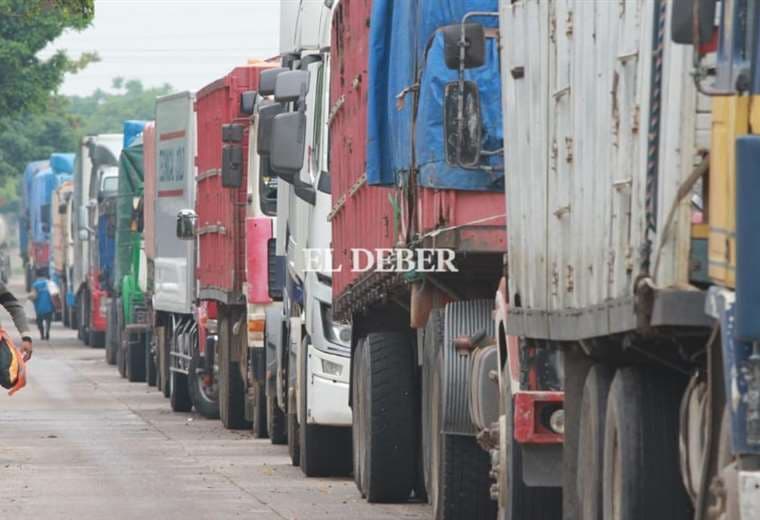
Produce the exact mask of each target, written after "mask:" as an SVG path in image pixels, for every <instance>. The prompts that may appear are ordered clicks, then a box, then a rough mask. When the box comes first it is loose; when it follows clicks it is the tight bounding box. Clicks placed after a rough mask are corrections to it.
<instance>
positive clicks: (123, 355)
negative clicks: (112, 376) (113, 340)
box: [116, 331, 129, 379]
mask: <svg viewBox="0 0 760 520" xmlns="http://www.w3.org/2000/svg"><path fill="white" fill-rule="evenodd" d="M128 343H129V340H128V338H127V333H126V331H125V332H122V333H121V334H119V344H118V347H117V350H116V367H117V368H118V369H119V375H120V376H121V377H123V378H125V379H126V377H127V345H128Z"/></svg>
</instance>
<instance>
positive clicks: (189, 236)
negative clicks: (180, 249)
mask: <svg viewBox="0 0 760 520" xmlns="http://www.w3.org/2000/svg"><path fill="white" fill-rule="evenodd" d="M197 223H198V215H197V214H196V213H195V211H193V210H191V209H183V210H181V211H180V212H179V213H177V238H179V239H180V240H195V232H196V227H197Z"/></svg>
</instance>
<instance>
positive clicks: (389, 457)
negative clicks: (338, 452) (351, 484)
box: [353, 332, 417, 502]
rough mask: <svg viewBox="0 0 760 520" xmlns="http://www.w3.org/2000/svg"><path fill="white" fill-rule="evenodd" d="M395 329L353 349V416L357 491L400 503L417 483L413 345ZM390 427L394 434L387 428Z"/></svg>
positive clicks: (372, 499) (374, 335)
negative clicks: (357, 360) (356, 360)
mask: <svg viewBox="0 0 760 520" xmlns="http://www.w3.org/2000/svg"><path fill="white" fill-rule="evenodd" d="M409 343H410V342H409V337H408V335H406V334H403V333H399V332H379V333H371V334H369V335H368V336H367V337H366V338H365V339H364V341H362V342H361V343H360V344H359V345H358V346H357V349H361V350H363V352H362V353H361V354H360V358H361V360H362V362H361V365H359V366H357V375H358V376H359V380H360V381H363V382H364V384H363V385H361V386H360V387H359V388H358V389H357V390H358V394H359V401H358V403H356V404H355V406H356V405H357V404H358V406H359V408H360V409H361V411H360V413H359V414H358V417H357V415H356V414H354V416H353V427H354V428H358V429H359V430H358V431H359V432H360V434H359V435H357V436H354V439H355V440H357V441H358V446H356V447H355V448H354V449H355V450H356V451H355V453H356V454H358V456H359V457H361V460H360V461H359V464H360V467H361V472H362V475H361V479H360V483H361V487H362V489H361V491H362V493H363V494H364V495H365V496H366V497H367V500H368V501H370V502H400V501H405V500H407V499H408V498H409V496H410V494H411V491H412V490H413V489H414V486H415V483H416V466H417V449H416V439H417V417H416V416H415V400H416V397H415V395H416V384H415V370H416V363H415V361H414V350H413V349H412V346H411V345H410V344H409ZM390 432H392V433H390Z"/></svg>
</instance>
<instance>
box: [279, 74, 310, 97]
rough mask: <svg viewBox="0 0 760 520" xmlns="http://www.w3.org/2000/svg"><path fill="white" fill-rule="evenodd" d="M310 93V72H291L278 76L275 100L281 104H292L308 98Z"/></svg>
mask: <svg viewBox="0 0 760 520" xmlns="http://www.w3.org/2000/svg"><path fill="white" fill-rule="evenodd" d="M308 93H309V71H307V70H289V71H288V72H283V73H282V74H280V75H279V76H277V84H276V85H275V87H274V100H275V101H277V102H279V103H291V102H293V101H298V100H299V99H302V98H304V97H306V94H308Z"/></svg>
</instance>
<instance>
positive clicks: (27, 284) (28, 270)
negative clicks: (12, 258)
mask: <svg viewBox="0 0 760 520" xmlns="http://www.w3.org/2000/svg"><path fill="white" fill-rule="evenodd" d="M33 280H34V275H33V274H32V266H31V265H29V264H26V266H25V267H24V288H25V289H26V292H28V293H30V292H32V281H33Z"/></svg>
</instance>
